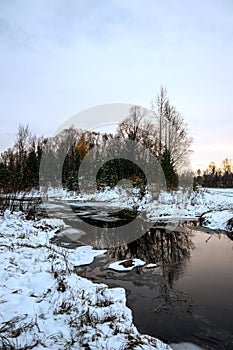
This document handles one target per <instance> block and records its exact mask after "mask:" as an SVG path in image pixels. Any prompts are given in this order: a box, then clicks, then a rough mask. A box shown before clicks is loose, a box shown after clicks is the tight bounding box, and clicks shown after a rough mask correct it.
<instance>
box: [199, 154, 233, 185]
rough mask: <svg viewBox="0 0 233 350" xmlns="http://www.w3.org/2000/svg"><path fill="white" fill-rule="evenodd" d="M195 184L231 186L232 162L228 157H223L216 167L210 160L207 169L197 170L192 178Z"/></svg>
mask: <svg viewBox="0 0 233 350" xmlns="http://www.w3.org/2000/svg"><path fill="white" fill-rule="evenodd" d="M194 181H195V185H200V186H203V187H215V188H217V187H218V188H233V164H232V161H231V160H230V159H229V158H225V159H224V160H223V161H222V163H221V165H220V166H219V167H218V166H217V165H216V164H215V162H211V163H210V164H209V165H208V167H207V169H206V170H204V171H201V170H200V169H198V170H197V174H196V176H195V178H194Z"/></svg>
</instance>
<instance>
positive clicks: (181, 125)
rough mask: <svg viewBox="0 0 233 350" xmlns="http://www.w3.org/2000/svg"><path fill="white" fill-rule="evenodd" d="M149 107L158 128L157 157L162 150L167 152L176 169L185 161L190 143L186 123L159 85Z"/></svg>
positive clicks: (161, 153)
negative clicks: (157, 92) (155, 96)
mask: <svg viewBox="0 0 233 350" xmlns="http://www.w3.org/2000/svg"><path fill="white" fill-rule="evenodd" d="M151 107H152V113H153V115H154V120H155V128H156V129H157V130H158V141H157V142H158V144H157V157H158V159H159V160H161V158H162V155H163V154H164V152H169V154H170V159H171V162H172V165H173V166H174V167H175V168H176V169H177V170H178V169H179V168H180V167H181V166H182V165H183V164H184V162H185V161H186V158H187V155H188V154H189V153H190V145H191V143H192V138H191V137H189V134H188V128H187V124H186V123H185V122H184V119H183V117H182V116H181V115H180V113H179V112H177V110H176V108H175V106H173V105H171V103H170V101H169V99H168V97H167V91H166V89H165V88H164V87H161V89H160V92H159V94H158V95H157V98H156V99H155V101H153V100H152V103H151Z"/></svg>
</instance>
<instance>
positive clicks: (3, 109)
mask: <svg viewBox="0 0 233 350" xmlns="http://www.w3.org/2000/svg"><path fill="white" fill-rule="evenodd" d="M232 38H233V2H232V1H231V0H221V1H220V0H206V1H201V0H180V1H174V0H164V1H161V0H160V1H158V0H109V1H107V0H86V1H81V0H76V1H75V0H40V1H30V0H11V1H9V0H0V151H3V150H4V149H5V148H6V147H9V146H12V145H13V142H14V139H15V134H16V132H17V129H18V126H19V124H23V125H27V124H28V125H29V128H30V130H31V131H32V132H33V133H35V134H36V135H37V136H41V135H44V136H49V135H52V134H53V133H54V132H55V131H56V130H57V129H58V128H59V126H60V125H62V124H63V123H64V122H65V121H66V120H67V119H68V118H70V117H71V116H73V115H75V114H76V113H78V112H80V111H83V110H85V109H88V108H91V107H93V106H96V105H102V104H107V103H129V104H137V105H141V106H143V107H147V108H148V107H150V104H151V100H152V99H154V98H155V97H156V95H157V94H158V92H159V90H160V86H164V87H166V88H167V91H168V95H169V97H170V101H171V103H172V104H174V105H175V106H176V108H177V110H178V111H179V112H180V113H181V115H182V116H183V118H184V119H185V121H186V122H187V124H188V126H189V130H190V135H191V136H192V137H193V139H194V143H193V145H192V150H193V153H192V155H191V162H192V167H193V169H194V170H195V169H197V168H205V167H206V166H207V165H208V164H209V163H210V162H211V161H215V162H216V163H220V162H221V160H223V159H225V158H230V159H232V160H233V150H232V148H233V147H232V146H233V142H232V134H233V118H232V115H233V105H232V96H233V39H232ZM100 119H101V117H100ZM109 121H110V122H116V120H111V116H110V118H109Z"/></svg>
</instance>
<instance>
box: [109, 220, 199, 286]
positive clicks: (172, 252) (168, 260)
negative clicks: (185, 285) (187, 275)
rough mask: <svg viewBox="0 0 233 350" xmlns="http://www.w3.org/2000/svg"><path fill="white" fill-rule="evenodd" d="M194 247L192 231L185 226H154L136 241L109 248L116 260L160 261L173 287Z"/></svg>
mask: <svg viewBox="0 0 233 350" xmlns="http://www.w3.org/2000/svg"><path fill="white" fill-rule="evenodd" d="M192 249H194V244H193V242H192V233H191V231H190V230H187V229H185V228H181V227H176V228H175V229H174V231H171V230H170V229H168V228H167V227H162V226H159V227H152V228H151V229H150V230H149V231H148V232H146V233H145V235H144V236H142V237H140V238H138V239H137V240H135V241H134V242H131V243H129V244H125V245H121V246H119V247H116V248H112V249H109V250H108V254H109V255H110V256H111V257H113V258H115V259H116V260H118V259H119V260H121V259H132V258H139V259H141V260H144V261H146V262H150V263H158V262H159V263H160V266H161V268H162V271H163V276H164V277H165V279H166V281H167V282H168V284H169V286H171V287H172V285H173V282H174V280H176V279H178V278H179V275H180V273H181V271H182V269H183V267H184V265H185V264H186V262H187V260H188V259H189V257H190V251H191V250H192Z"/></svg>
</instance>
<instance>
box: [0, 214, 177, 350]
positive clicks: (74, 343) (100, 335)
mask: <svg viewBox="0 0 233 350" xmlns="http://www.w3.org/2000/svg"><path fill="white" fill-rule="evenodd" d="M63 225H64V223H63V221H62V220H58V219H42V220H38V221H27V220H25V218H24V216H23V214H22V213H13V214H11V213H10V212H9V211H5V213H4V216H3V217H1V218H0V253H1V254H0V266H1V267H0V281H1V282H0V322H1V325H0V347H4V345H6V344H7V345H8V346H10V345H11V346H12V348H25V347H26V346H31V348H32V347H33V348H35V349H45V348H47V349H54V350H55V349H56V350H57V349H85V348H87V344H88V346H89V348H90V349H97V348H98V349H111V348H112V349H129V348H130V349H148V350H150V349H171V348H170V347H169V346H168V345H166V344H164V343H162V342H161V341H159V340H157V339H155V338H152V337H150V336H147V335H141V334H140V333H139V332H138V331H137V329H136V327H135V326H134V325H133V320H132V312H131V310H130V309H129V308H128V307H126V296H125V290H124V289H122V288H112V289H110V288H108V287H107V286H106V285H104V284H94V283H92V282H91V281H89V280H87V279H84V278H82V277H80V276H78V275H77V274H76V272H75V266H79V265H85V264H89V263H90V262H92V261H93V259H94V257H95V256H97V255H102V254H104V253H105V251H104V250H101V251H99V250H94V249H93V248H92V247H90V246H87V247H79V248H77V249H75V250H72V249H66V248H61V247H57V246H54V245H52V244H50V242H49V239H50V238H51V237H52V236H53V235H54V233H55V232H56V231H57V230H58V229H59V228H61V227H62V226H63Z"/></svg>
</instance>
